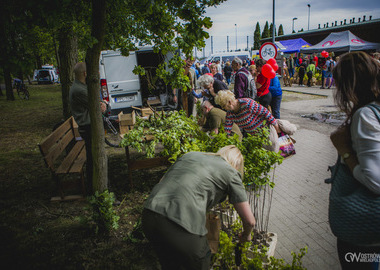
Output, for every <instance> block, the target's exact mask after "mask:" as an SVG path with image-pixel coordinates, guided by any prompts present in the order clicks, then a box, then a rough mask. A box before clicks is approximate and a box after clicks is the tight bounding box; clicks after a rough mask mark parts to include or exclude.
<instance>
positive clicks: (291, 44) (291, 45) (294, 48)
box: [276, 38, 311, 53]
mask: <svg viewBox="0 0 380 270" xmlns="http://www.w3.org/2000/svg"><path fill="white" fill-rule="evenodd" d="M276 45H277V47H278V48H279V51H281V52H283V53H297V52H300V50H301V49H302V48H307V47H310V46H311V44H310V43H308V42H306V41H305V40H304V39H302V38H296V39H288V40H281V41H277V42H276Z"/></svg>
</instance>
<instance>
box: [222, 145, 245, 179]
mask: <svg viewBox="0 0 380 270" xmlns="http://www.w3.org/2000/svg"><path fill="white" fill-rule="evenodd" d="M216 154H217V155H219V156H221V157H222V158H224V159H225V160H226V161H227V162H228V163H229V164H230V165H231V166H232V167H233V168H235V169H236V170H237V171H238V172H240V173H241V176H242V177H243V175H244V157H243V154H242V153H241V152H240V150H239V148H237V147H236V146H235V145H227V146H224V147H222V148H220V149H219V151H218V152H216Z"/></svg>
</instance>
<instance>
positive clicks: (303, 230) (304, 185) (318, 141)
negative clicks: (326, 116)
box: [268, 87, 340, 270]
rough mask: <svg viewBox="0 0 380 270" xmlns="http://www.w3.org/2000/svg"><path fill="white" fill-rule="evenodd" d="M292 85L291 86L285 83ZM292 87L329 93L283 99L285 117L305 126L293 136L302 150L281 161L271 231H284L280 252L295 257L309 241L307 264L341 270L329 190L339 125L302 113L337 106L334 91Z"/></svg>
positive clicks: (335, 155)
mask: <svg viewBox="0 0 380 270" xmlns="http://www.w3.org/2000/svg"><path fill="white" fill-rule="evenodd" d="M285 89H289V88H285ZM289 90H295V91H303V92H306V91H309V93H313V92H314V93H319V94H325V95H327V96H328V98H323V99H316V100H315V99H314V100H309V101H305V100H303V101H296V102H286V103H283V104H282V110H281V113H282V116H281V118H283V119H288V120H290V121H292V122H295V123H296V124H297V125H298V126H299V127H298V131H297V132H296V134H295V135H294V136H293V137H294V138H295V139H296V141H297V143H296V151H297V154H296V155H295V156H293V157H290V158H289V159H286V160H284V162H283V163H282V164H281V165H280V166H277V168H276V172H275V183H276V186H275V189H274V193H273V202H272V210H271V215H270V221H269V228H268V229H269V231H271V232H275V233H277V235H278V241H277V246H276V251H275V257H278V258H283V259H284V260H285V261H287V262H289V263H290V262H291V260H292V256H291V251H296V252H298V251H299V249H300V248H303V247H305V246H308V253H307V255H306V256H305V257H304V259H303V264H304V266H305V267H307V269H310V270H314V269H315V270H317V269H318V270H320V269H328V270H330V269H331V270H334V269H340V266H339V261H338V257H337V252H336V238H335V237H334V236H333V234H332V233H331V230H330V227H329V223H328V195H329V191H330V186H329V185H327V184H325V183H324V179H326V178H328V177H329V176H330V175H329V172H328V171H327V167H328V165H331V164H333V163H334V162H335V160H336V157H337V154H336V151H335V149H334V148H333V146H332V144H331V142H330V139H329V133H330V132H331V131H333V130H334V129H335V128H336V127H334V126H330V125H328V124H321V123H317V122H315V121H313V120H310V119H305V118H301V117H300V115H301V114H305V113H313V112H320V111H326V110H330V111H335V110H336V109H335V108H333V106H331V105H332V104H333V102H332V98H331V96H332V95H331V93H332V90H320V89H318V88H316V87H312V88H306V87H303V88H301V87H292V88H290V89H289Z"/></svg>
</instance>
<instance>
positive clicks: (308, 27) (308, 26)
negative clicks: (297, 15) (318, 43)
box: [307, 4, 310, 31]
mask: <svg viewBox="0 0 380 270" xmlns="http://www.w3.org/2000/svg"><path fill="white" fill-rule="evenodd" d="M307 7H308V8H309V16H308V21H307V31H309V30H310V4H307Z"/></svg>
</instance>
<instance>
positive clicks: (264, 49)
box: [259, 42, 277, 61]
mask: <svg viewBox="0 0 380 270" xmlns="http://www.w3.org/2000/svg"><path fill="white" fill-rule="evenodd" d="M259 54H260V57H261V58H262V59H264V60H265V61H268V60H269V59H270V58H274V59H276V57H277V47H276V45H274V44H273V43H272V42H265V43H264V44H263V45H261V47H260V50H259Z"/></svg>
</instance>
